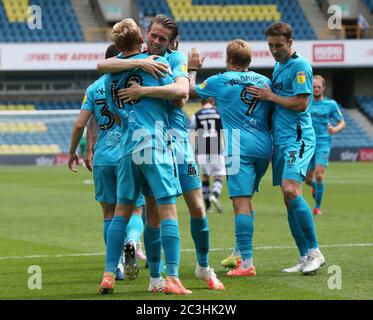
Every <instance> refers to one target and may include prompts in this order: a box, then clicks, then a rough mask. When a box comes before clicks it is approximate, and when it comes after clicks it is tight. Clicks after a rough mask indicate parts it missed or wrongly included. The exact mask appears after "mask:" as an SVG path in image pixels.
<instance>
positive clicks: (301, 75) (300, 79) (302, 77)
mask: <svg viewBox="0 0 373 320" xmlns="http://www.w3.org/2000/svg"><path fill="white" fill-rule="evenodd" d="M297 82H298V83H299V84H303V83H305V82H306V73H305V72H304V71H298V72H297Z"/></svg>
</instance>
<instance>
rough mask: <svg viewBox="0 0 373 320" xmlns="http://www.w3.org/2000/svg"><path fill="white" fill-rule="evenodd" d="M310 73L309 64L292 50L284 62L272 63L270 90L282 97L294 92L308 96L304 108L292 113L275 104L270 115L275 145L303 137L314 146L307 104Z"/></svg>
mask: <svg viewBox="0 0 373 320" xmlns="http://www.w3.org/2000/svg"><path fill="white" fill-rule="evenodd" d="M312 84H313V74H312V67H311V64H310V63H309V62H308V61H307V60H305V59H304V58H303V57H301V56H300V55H298V54H296V53H294V54H293V55H292V56H291V57H290V58H289V60H287V61H286V62H285V63H279V62H276V64H275V67H274V70H273V75H272V89H273V92H274V93H275V94H277V95H279V96H282V97H292V96H296V95H298V94H307V95H309V102H308V108H307V110H306V111H304V112H296V111H293V110H290V109H287V108H284V107H283V106H281V105H279V104H275V109H274V112H273V117H272V128H273V142H274V144H275V145H281V144H288V143H292V142H296V141H301V140H303V141H304V142H306V143H308V144H310V145H315V132H314V129H313V126H312V119H311V113H310V110H309V106H310V104H311V103H312V92H313V87H312Z"/></svg>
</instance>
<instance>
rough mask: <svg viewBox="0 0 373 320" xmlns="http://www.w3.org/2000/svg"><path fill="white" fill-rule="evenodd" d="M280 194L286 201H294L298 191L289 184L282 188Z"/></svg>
mask: <svg viewBox="0 0 373 320" xmlns="http://www.w3.org/2000/svg"><path fill="white" fill-rule="evenodd" d="M282 192H283V194H284V197H285V199H286V201H291V200H294V199H295V198H296V197H297V196H298V195H299V194H300V192H299V190H298V189H297V188H295V187H294V186H293V185H291V184H289V185H285V186H283V187H282Z"/></svg>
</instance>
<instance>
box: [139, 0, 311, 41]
mask: <svg viewBox="0 0 373 320" xmlns="http://www.w3.org/2000/svg"><path fill="white" fill-rule="evenodd" d="M136 3H137V6H138V7H139V9H140V11H142V13H143V14H144V16H145V17H152V16H154V15H155V14H158V13H164V14H166V15H169V16H172V13H171V10H170V8H169V7H168V4H167V1H166V0H159V1H156V2H155V1H153V0H136ZM192 4H193V5H247V4H248V1H247V0H193V2H192ZM250 4H251V5H276V6H277V9H278V11H279V12H280V13H281V20H282V21H285V22H288V23H289V24H291V25H292V26H293V30H294V35H293V38H294V39H299V40H300V39H301V40H310V39H316V38H317V37H316V34H315V32H314V30H313V29H312V27H311V25H310V24H309V22H308V21H307V18H306V16H305V14H304V12H303V10H302V8H301V6H300V4H299V2H298V0H288V1H283V0H252V1H250ZM177 22H178V25H179V29H180V32H181V39H182V40H185V41H229V40H231V39H234V38H244V39H245V40H248V41H253V40H262V41H263V40H265V36H264V30H265V28H266V27H268V26H269V25H270V24H271V23H273V22H275V21H274V20H265V19H264V20H252V21H247V20H245V21H224V22H223V21H177ZM211 29H213V30H214V31H209V30H211ZM200 30H201V31H202V32H199V31H200ZM215 30H217V31H216V32H215ZM226 30H230V32H229V33H227V32H225V31H226ZM197 35H198V36H197ZM215 35H216V36H215Z"/></svg>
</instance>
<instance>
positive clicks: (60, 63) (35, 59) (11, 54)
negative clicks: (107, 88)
mask: <svg viewBox="0 0 373 320" xmlns="http://www.w3.org/2000/svg"><path fill="white" fill-rule="evenodd" d="M250 44H251V46H252V48H253V60H252V65H251V67H252V68H272V67H273V64H274V60H273V58H272V56H271V54H270V52H269V50H268V46H267V43H266V42H260V41H258V42H250ZM107 45H108V44H106V43H53V44H39V43H35V44H0V70H1V71H31V70H35V71H36V70H94V69H96V65H97V62H98V61H100V60H102V59H104V53H105V50H106V47H107ZM226 45H227V43H225V42H184V43H181V44H180V48H179V49H180V51H181V52H183V53H184V54H186V55H187V54H188V52H189V51H190V50H191V49H192V48H193V47H195V48H197V49H198V50H199V51H200V52H201V54H202V55H204V56H205V57H206V58H205V63H204V67H205V68H224V66H225V47H226ZM293 47H294V49H295V50H296V51H297V52H298V53H299V54H301V55H303V56H304V57H305V58H306V59H308V60H309V61H311V63H312V65H313V66H315V67H373V40H345V41H295V42H294V44H293Z"/></svg>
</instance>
